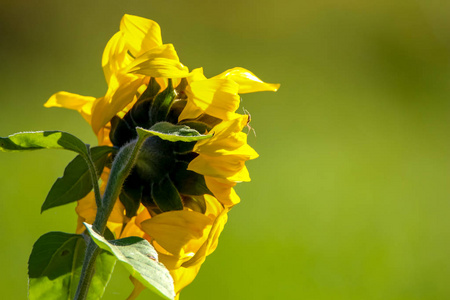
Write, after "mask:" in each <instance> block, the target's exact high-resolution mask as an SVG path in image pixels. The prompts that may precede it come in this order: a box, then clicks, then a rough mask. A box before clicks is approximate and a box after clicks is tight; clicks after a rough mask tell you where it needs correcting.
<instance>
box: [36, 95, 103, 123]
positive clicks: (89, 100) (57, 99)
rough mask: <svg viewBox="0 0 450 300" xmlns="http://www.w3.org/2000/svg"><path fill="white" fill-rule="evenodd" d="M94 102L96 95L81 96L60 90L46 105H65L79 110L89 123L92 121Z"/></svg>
mask: <svg viewBox="0 0 450 300" xmlns="http://www.w3.org/2000/svg"><path fill="white" fill-rule="evenodd" d="M94 102H95V98H94V97H89V96H81V95H77V94H72V93H68V92H58V93H56V94H53V95H52V96H51V97H50V99H48V101H47V102H46V103H45V104H44V106H45V107H64V108H68V109H73V110H77V111H78V112H79V113H80V114H81V115H82V116H83V118H84V119H85V120H86V121H87V122H88V123H91V111H92V105H93V103H94Z"/></svg>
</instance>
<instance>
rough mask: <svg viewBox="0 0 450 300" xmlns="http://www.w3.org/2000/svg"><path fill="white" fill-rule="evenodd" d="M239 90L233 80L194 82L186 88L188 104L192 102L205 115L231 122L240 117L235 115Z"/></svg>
mask: <svg viewBox="0 0 450 300" xmlns="http://www.w3.org/2000/svg"><path fill="white" fill-rule="evenodd" d="M238 88H239V86H238V84H236V83H235V82H234V81H232V80H228V79H207V80H201V81H194V82H192V83H191V84H190V85H189V86H188V87H187V88H186V94H187V96H188V103H189V102H192V104H194V105H195V106H197V107H198V108H200V109H201V110H203V111H204V112H205V113H207V114H209V115H211V116H213V117H216V118H219V119H222V120H231V119H235V118H236V117H238V115H237V114H236V113H235V111H236V109H238V107H239V101H240V98H239V95H238V94H237V92H238ZM180 117H181V116H180Z"/></svg>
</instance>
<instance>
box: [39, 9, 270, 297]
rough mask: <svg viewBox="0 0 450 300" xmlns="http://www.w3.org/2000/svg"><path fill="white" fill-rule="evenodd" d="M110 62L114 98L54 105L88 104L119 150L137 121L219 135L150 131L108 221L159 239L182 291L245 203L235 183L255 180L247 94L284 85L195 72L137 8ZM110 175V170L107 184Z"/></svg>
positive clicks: (104, 140) (98, 128)
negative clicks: (177, 136) (243, 108)
mask: <svg viewBox="0 0 450 300" xmlns="http://www.w3.org/2000/svg"><path fill="white" fill-rule="evenodd" d="M102 66H103V70H104V74H105V78H106V81H107V83H108V90H107V92H106V94H105V95H104V96H102V97H98V98H94V97H87V96H80V95H76V94H72V93H67V92H59V93H56V94H55V95H53V96H52V97H51V98H50V99H49V100H48V101H47V103H46V104H45V106H47V107H50V106H58V107H66V108H70V109H75V110H77V111H79V112H80V113H81V114H82V116H83V117H84V119H85V120H86V121H88V122H89V123H90V124H91V126H92V129H93V131H94V132H95V134H96V135H97V137H98V139H99V144H102V145H112V146H114V147H117V148H121V147H124V146H125V145H127V144H128V143H130V142H132V141H133V140H134V139H136V138H137V136H138V135H137V132H136V128H144V129H150V128H155V127H170V126H177V128H178V129H179V130H183V131H184V133H185V134H187V135H189V134H190V133H192V134H193V135H198V134H199V133H200V134H207V135H208V137H209V138H207V139H203V140H199V141H197V142H180V141H177V142H170V141H166V140H162V139H160V138H159V137H157V136H153V137H150V138H148V139H147V140H146V141H145V143H144V145H143V146H142V148H141V150H140V152H139V154H138V158H137V161H136V164H135V166H134V168H133V170H132V171H131V173H130V175H129V176H128V177H127V179H126V180H125V183H124V185H123V188H122V191H121V193H120V196H119V198H118V201H116V206H115V208H114V211H113V213H112V215H111V217H110V219H109V222H108V227H109V228H110V229H111V230H112V231H113V232H115V234H116V236H117V237H126V236H131V235H135V236H141V237H144V238H146V239H148V240H149V241H150V242H151V243H152V245H153V246H154V247H155V249H156V250H157V251H158V254H159V257H160V260H161V261H162V262H163V263H164V264H165V265H166V267H167V268H168V269H169V270H170V271H171V274H172V276H173V278H174V280H175V288H176V292H177V293H178V292H179V291H180V290H181V289H182V288H183V287H184V286H186V285H187V284H189V283H190V282H191V281H192V280H193V279H194V277H195V275H196V274H197V272H198V270H199V268H200V266H201V264H202V263H203V261H204V260H205V257H206V256H207V255H209V254H210V253H212V252H213V251H214V249H215V248H216V246H217V242H218V237H219V235H220V233H221V231H222V229H223V226H224V225H225V223H226V221H227V212H228V210H229V209H230V208H231V207H232V206H234V205H235V204H237V203H238V202H239V201H240V199H239V197H238V196H237V194H236V193H235V191H234V186H235V185H236V184H237V183H238V182H242V181H249V180H250V177H249V174H248V170H247V168H246V167H245V162H246V161H247V160H249V159H254V158H256V157H257V156H258V154H257V153H256V152H255V151H254V150H253V149H252V148H251V147H250V146H249V145H248V144H247V135H246V134H245V133H244V132H242V130H243V128H245V127H246V126H247V124H248V123H249V121H250V119H249V115H248V114H247V113H244V114H239V113H237V110H238V108H239V104H240V102H241V97H240V94H244V93H250V92H257V91H276V90H277V89H278V87H279V85H278V84H269V83H265V82H263V81H262V80H260V79H259V78H258V77H256V76H255V75H254V74H253V73H252V72H250V71H248V70H246V69H244V68H233V69H229V70H227V71H225V72H223V73H221V74H219V75H217V76H214V77H212V78H207V77H205V76H204V75H203V70H202V69H201V68H198V69H194V70H193V71H191V72H189V70H188V68H187V67H186V66H184V65H183V64H182V63H181V62H180V60H179V58H178V55H177V53H176V52H175V49H174V47H173V45H171V44H163V42H162V38H161V31H160V27H159V25H158V24H157V23H156V22H154V21H151V20H147V19H144V18H140V17H136V16H130V15H125V16H124V17H123V19H122V21H121V24H120V31H119V32H117V33H116V34H115V35H114V36H113V37H112V38H111V40H110V41H109V42H108V44H107V46H106V48H105V51H104V53H103V59H102ZM108 174H109V169H108V168H105V171H104V173H103V174H102V179H104V182H106V180H107V178H108ZM103 188H104V185H103ZM93 201H94V198H93V197H92V195H88V197H86V198H84V199H82V200H80V201H79V203H78V206H77V213H78V215H79V219H80V224H81V221H87V222H90V221H91V220H92V219H93V218H94V217H95V210H96V208H95V203H93ZM78 230H79V231H81V230H82V228H81V227H79V228H78Z"/></svg>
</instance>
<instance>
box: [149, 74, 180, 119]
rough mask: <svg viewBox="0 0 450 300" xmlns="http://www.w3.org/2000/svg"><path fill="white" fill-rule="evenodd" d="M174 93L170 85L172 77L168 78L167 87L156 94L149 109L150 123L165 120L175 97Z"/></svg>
mask: <svg viewBox="0 0 450 300" xmlns="http://www.w3.org/2000/svg"><path fill="white" fill-rule="evenodd" d="M175 96H176V93H175V91H174V89H173V86H172V79H169V80H168V85H167V88H166V89H165V90H164V91H162V92H161V93H159V94H158V95H156V97H155V100H154V101H153V104H152V107H151V109H150V124H152V125H153V124H155V123H157V122H161V121H164V120H166V118H167V115H168V113H169V110H170V107H171V106H172V102H173V100H174V99H175Z"/></svg>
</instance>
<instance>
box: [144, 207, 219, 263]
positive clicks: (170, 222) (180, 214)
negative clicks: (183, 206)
mask: <svg viewBox="0 0 450 300" xmlns="http://www.w3.org/2000/svg"><path fill="white" fill-rule="evenodd" d="M210 224H211V220H210V219H209V218H208V217H206V216H205V215H203V214H201V213H198V212H195V211H186V210H181V211H169V212H165V213H162V214H159V215H157V216H155V217H153V218H150V219H148V220H145V221H143V222H142V223H141V227H142V229H143V230H144V231H145V232H146V233H147V234H149V235H150V236H151V237H152V238H153V239H155V241H156V242H157V243H158V244H159V245H161V246H162V247H164V249H166V250H167V251H169V252H170V253H172V254H174V255H177V254H179V253H180V252H181V250H182V248H183V247H184V246H186V244H187V243H189V242H190V241H191V240H196V239H200V238H201V237H202V236H203V231H204V230H205V229H206V228H207V226H208V225H210Z"/></svg>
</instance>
